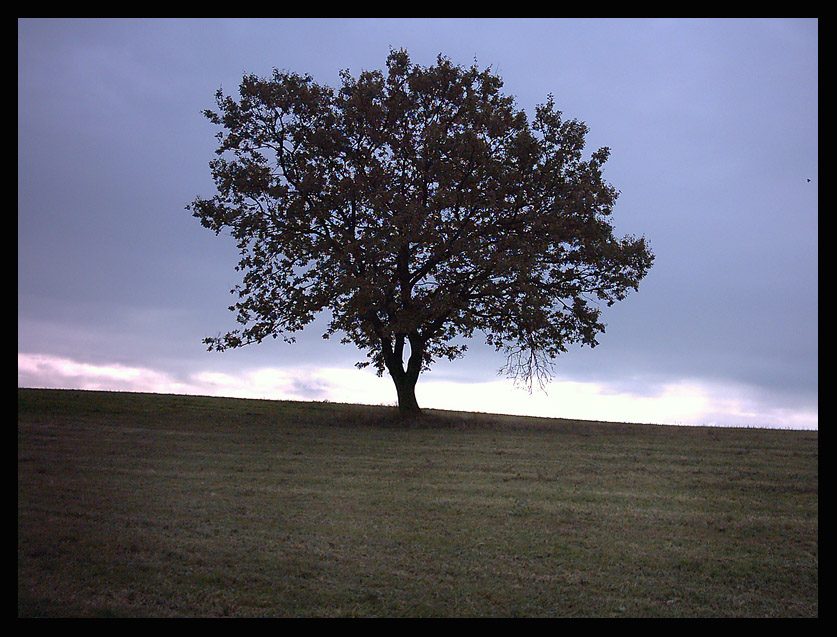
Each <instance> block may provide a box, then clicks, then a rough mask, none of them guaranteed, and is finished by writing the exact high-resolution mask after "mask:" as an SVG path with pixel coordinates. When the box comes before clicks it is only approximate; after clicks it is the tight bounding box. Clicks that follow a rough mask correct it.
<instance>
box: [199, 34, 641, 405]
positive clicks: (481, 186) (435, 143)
mask: <svg viewBox="0 0 837 637" xmlns="http://www.w3.org/2000/svg"><path fill="white" fill-rule="evenodd" d="M340 78H341V86H340V87H339V88H338V89H332V88H330V87H327V86H322V85H319V84H317V83H315V82H314V81H313V80H312V78H311V77H310V76H307V75H304V76H303V75H298V74H296V73H288V72H280V71H278V70H274V71H273V74H272V76H271V77H270V78H267V79H263V78H259V77H256V76H254V75H245V76H244V78H243V80H242V82H241V85H240V90H239V99H237V100H236V99H233V98H232V97H230V96H226V95H224V93H223V92H222V91H221V90H219V91H218V92H217V94H216V101H217V105H218V110H217V111H213V110H206V111H204V114H205V115H206V117H208V118H209V120H210V121H212V122H213V123H214V124H217V125H219V126H220V127H222V130H221V131H220V132H219V133H218V134H217V135H216V137H217V139H218V141H219V146H218V149H217V151H216V153H217V155H218V157H217V158H216V159H214V160H213V161H212V162H210V166H211V169H212V174H213V177H214V180H215V184H216V186H217V191H218V192H217V194H216V195H214V196H213V197H212V198H210V199H204V198H200V197H198V198H196V199H195V200H194V201H193V202H192V203H191V204H190V205H189V206H188V207H187V208H188V209H189V210H190V211H191V212H192V213H193V215H194V216H195V217H197V218H198V219H200V221H201V223H202V224H203V225H204V226H205V227H207V228H209V229H211V230H213V231H215V233H216V234H218V233H220V232H221V231H222V230H224V229H229V230H230V231H231V234H232V236H233V237H234V238H235V240H236V241H237V245H238V249H239V251H240V257H241V259H240V261H239V263H238V266H237V268H236V269H237V270H240V271H241V272H242V273H243V280H242V283H241V284H240V285H237V286H236V287H235V288H234V289H233V290H232V291H231V292H232V293H233V294H236V295H237V302H236V303H235V304H234V305H232V306H230V310H232V311H234V312H236V313H237V321H238V323H240V324H241V326H242V327H241V328H240V329H238V330H234V331H231V332H229V333H227V334H226V335H224V336H219V337H216V338H206V339H204V342H205V343H206V344H208V346H209V349H210V350H213V349H214V350H224V349H227V348H234V347H240V346H243V345H246V344H249V343H254V342H256V343H258V342H261V341H262V340H263V339H265V338H267V337H273V338H276V337H277V336H282V337H283V338H284V339H285V340H287V341H288V342H292V341H293V340H294V339H293V336H291V334H292V333H294V332H296V331H298V330H301V329H303V328H304V327H305V326H306V325H307V324H309V323H310V322H311V321H312V320H313V319H314V317H315V316H316V315H317V314H319V313H321V312H327V313H328V315H329V323H328V328H327V331H326V333H325V334H323V337H324V338H328V337H329V336H330V335H332V334H335V333H340V334H341V335H342V342H345V343H354V344H355V345H356V346H357V347H358V348H360V349H361V350H363V351H364V352H365V353H366V354H367V356H368V360H366V361H364V362H360V363H358V364H357V365H358V366H359V367H363V366H366V365H369V364H372V365H374V366H375V368H376V369H377V371H378V374H379V375H382V374H383V373H384V372H385V371H387V372H389V374H390V376H391V377H392V379H393V381H394V383H395V387H396V390H397V394H398V406H399V409H400V410H401V412H402V413H403V414H417V413H419V412H420V410H419V406H418V403H417V402H416V397H415V385H416V381H417V380H418V378H419V374H420V373H421V372H422V371H423V370H426V369H428V368H429V367H430V366H431V364H432V363H433V362H434V361H435V360H438V359H440V358H447V359H450V360H453V359H455V358H457V357H459V356H461V355H462V354H463V353H464V352H465V350H466V345H465V344H464V343H463V340H464V339H465V338H469V337H471V336H472V335H473V334H474V332H479V333H482V334H483V335H484V336H485V339H486V342H487V343H488V344H489V345H490V346H493V347H494V348H495V349H497V350H498V351H500V350H502V351H504V352H505V353H506V355H507V362H506V365H505V366H504V368H503V370H502V371H505V372H506V373H507V374H508V375H509V376H511V377H513V378H515V379H518V380H523V381H525V382H528V383H529V385H530V387H531V383H532V382H540V383H542V382H544V381H545V380H546V379H548V378H549V376H550V375H551V373H552V361H553V360H554V359H555V357H556V356H557V355H558V354H559V353H561V352H564V351H566V348H567V345H569V344H571V343H581V344H586V345H590V346H591V347H592V346H595V345H596V344H597V341H596V336H597V334H598V333H599V332H603V331H604V325H603V324H602V323H601V322H600V320H599V319H600V307H599V305H600V303H601V302H603V303H605V304H607V305H612V304H613V303H614V302H615V301H617V300H621V299H623V298H624V297H625V295H626V294H627V292H628V290H629V289H631V288H632V289H637V288H638V284H639V281H640V280H641V279H642V278H643V277H644V276H645V274H646V272H647V271H648V269H649V268H650V267H651V264H652V262H653V255H652V254H651V252H650V250H649V248H648V247H647V245H646V242H645V240H644V239H643V238H634V237H624V238H621V239H620V238H617V237H615V236H614V234H613V227H612V225H611V223H610V217H611V213H612V209H613V206H614V203H615V201H616V198H617V195H618V193H617V191H616V190H615V189H614V188H613V187H612V186H610V185H609V184H607V183H606V182H605V181H603V179H602V172H601V171H602V165H603V164H604V162H605V161H606V159H607V157H608V154H609V150H608V149H607V148H601V149H599V150H596V151H595V152H593V153H592V154H591V155H590V157H589V159H584V158H583V150H584V143H585V135H586V134H587V130H588V129H587V126H586V125H585V124H584V123H583V122H580V121H577V120H573V119H564V118H563V117H562V114H561V112H560V111H558V110H557V109H556V107H555V103H554V100H553V98H552V96H551V95H550V96H549V97H548V99H547V100H546V103H544V104H542V105H539V106H538V107H537V108H536V109H535V113H534V117H533V119H532V121H531V123H530V121H529V119H528V118H527V115H526V113H525V112H524V111H522V110H520V109H518V108H517V107H516V105H515V102H514V99H513V98H512V97H510V96H507V95H504V94H503V93H502V91H501V89H502V85H503V83H502V80H501V79H500V77H498V76H497V75H495V74H494V73H492V72H491V71H490V69H485V70H480V69H478V68H477V66H476V64H474V65H473V66H471V67H467V68H466V67H462V66H458V65H454V64H452V63H451V62H450V60H448V59H447V58H445V57H443V56H441V55H440V56H439V57H438V58H437V60H436V63H435V64H434V65H433V66H429V67H422V66H419V65H417V64H414V63H412V62H411V60H410V58H409V55H408V54H407V52H406V51H403V50H398V51H392V52H391V53H390V54H389V56H388V58H387V61H386V71H385V72H381V71H366V72H362V73H360V74H359V76H358V77H357V78H355V77H353V76H351V75H350V74H349V72H348V71H343V72H342V73H341V75H340ZM408 345H409V356H408V358H407V361H406V365H405V361H404V357H405V355H406V353H407V352H406V347H407V346H408Z"/></svg>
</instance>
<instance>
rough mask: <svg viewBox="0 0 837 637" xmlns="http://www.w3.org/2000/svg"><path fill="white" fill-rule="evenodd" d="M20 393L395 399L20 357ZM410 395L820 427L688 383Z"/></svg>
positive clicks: (451, 404) (358, 375)
mask: <svg viewBox="0 0 837 637" xmlns="http://www.w3.org/2000/svg"><path fill="white" fill-rule="evenodd" d="M18 387H42V388H63V389H91V390H108V391H131V392H152V393H161V394H195V395H204V396H229V397H236V398H262V399H272V400H328V401H332V402H339V403H363V404H371V405H393V404H394V401H395V388H394V387H393V385H392V382H391V381H390V380H389V378H388V377H383V378H378V377H377V376H375V374H374V373H372V372H369V371H366V370H364V371H359V370H356V369H336V368H320V367H311V366H298V367H293V368H274V367H271V368H258V369H250V370H244V371H240V372H238V371H237V372H236V373H235V374H230V373H224V372H218V371H204V372H198V373H194V374H191V375H190V376H189V377H188V378H186V379H177V378H175V377H173V376H172V375H170V374H167V373H165V372H161V371H158V370H154V369H150V368H144V367H128V366H124V365H93V364H89V363H83V362H79V361H74V360H71V359H68V358H60V357H56V356H50V355H45V354H26V353H19V354H18ZM416 394H417V397H418V400H419V404H420V405H422V406H423V407H426V408H435V409H450V410H455V411H479V412H485V413H501V414H514V415H528V416H544V417H553V418H576V419H581V420H603V421H613V422H640V423H656V424H673V425H717V426H745V427H783V428H793V429H817V428H818V412H817V411H816V410H815V409H814V410H812V409H789V408H781V407H776V406H772V405H768V404H766V403H765V402H764V401H763V400H760V399H759V396H758V394H757V392H755V391H754V390H752V389H750V388H747V387H745V386H732V385H728V384H726V385H721V384H713V383H708V382H705V381H696V380H692V381H680V382H670V383H665V384H663V385H661V386H660V387H659V388H657V391H656V392H655V393H653V394H642V393H636V392H631V391H625V390H617V389H615V388H613V387H609V386H608V385H606V384H603V383H593V382H575V381H564V380H555V381H553V382H552V383H551V384H549V385H548V386H547V393H544V392H540V391H533V392H532V393H531V394H530V393H528V392H526V391H525V390H521V389H519V388H516V387H514V385H513V384H512V383H511V382H510V381H507V380H496V381H490V382H482V383H464V382H453V381H445V380H434V379H433V377H432V374H428V375H426V376H424V377H423V378H421V379H420V380H419V384H418V385H417V387H416Z"/></svg>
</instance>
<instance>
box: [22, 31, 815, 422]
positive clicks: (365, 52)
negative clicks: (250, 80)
mask: <svg viewBox="0 0 837 637" xmlns="http://www.w3.org/2000/svg"><path fill="white" fill-rule="evenodd" d="M397 48H405V49H407V51H408V52H409V54H410V56H411V59H412V60H413V62H416V63H418V64H421V65H425V66H426V65H431V64H433V63H434V62H435V60H436V56H437V55H438V54H440V53H441V54H443V55H445V56H447V57H448V58H450V59H451V60H452V61H453V62H454V63H457V64H461V65H465V66H468V65H470V64H472V63H473V62H474V61H475V60H476V63H477V64H478V66H480V67H482V68H485V67H491V69H492V70H493V71H494V72H496V73H497V74H499V75H500V76H501V77H502V78H503V80H504V91H505V92H506V93H507V94H510V95H513V96H515V99H516V103H517V105H518V106H519V107H520V108H522V109H524V110H526V112H527V113H528V114H530V115H531V114H533V112H534V108H535V106H536V105H537V104H540V103H543V102H545V101H546V98H547V95H548V94H552V95H554V96H555V102H556V106H557V107H558V108H559V109H560V110H561V111H562V112H563V113H564V116H565V117H567V118H575V119H579V120H582V121H584V122H586V123H587V125H588V126H589V129H590V132H589V135H588V151H592V150H595V149H596V148H599V147H602V146H608V147H609V148H610V149H611V156H610V159H609V160H608V162H607V164H606V165H605V168H604V176H605V178H606V180H607V181H608V182H610V183H611V184H613V185H614V186H615V187H616V188H617V189H618V190H619V191H620V192H621V195H620V197H619V200H618V201H617V204H616V207H615V210H614V217H613V221H614V225H615V228H616V232H617V234H619V235H624V234H633V235H642V236H645V237H646V239H647V240H648V242H649V244H650V246H651V249H652V250H653V252H654V253H655V255H656V260H655V263H654V267H653V268H652V269H651V271H650V273H649V274H648V276H647V277H646V278H645V279H644V280H643V281H642V283H641V285H640V288H639V292H635V293H632V294H631V295H629V296H628V298H627V299H625V300H624V301H622V302H620V303H617V304H616V305H614V306H613V307H610V308H607V307H604V308H603V313H602V318H603V320H604V322H605V324H606V326H607V328H606V332H605V333H604V334H602V335H601V336H600V338H599V339H598V340H599V343H600V344H599V346H598V347H596V348H595V349H591V348H589V347H580V346H575V347H571V348H570V349H569V351H568V352H567V353H565V354H563V355H562V356H560V357H559V358H558V359H557V360H556V374H555V377H554V378H553V380H552V382H551V383H550V384H549V385H548V386H547V387H546V391H545V392H542V391H540V390H538V389H535V390H534V391H532V392H531V393H530V392H528V391H527V390H526V389H523V388H520V387H515V386H514V384H513V383H512V381H511V380H508V379H506V378H504V377H503V376H500V375H498V370H499V368H500V367H501V366H502V364H503V362H504V357H503V356H502V354H500V353H496V352H494V350H493V348H491V347H488V346H487V345H485V344H484V342H483V341H482V340H480V339H478V338H475V339H474V340H473V342H472V344H471V345H470V347H469V351H468V352H467V354H466V356H465V358H463V359H459V360H457V361H454V362H447V361H444V362H439V363H437V364H436V365H435V366H434V367H433V368H432V369H431V370H430V371H429V372H427V373H425V374H423V375H422V377H421V378H420V379H419V383H418V385H417V388H416V394H417V397H418V400H419V404H420V405H421V406H423V407H428V408H443V409H458V410H467V411H481V412H494V413H512V414H525V415H538V416H550V417H565V418H580V419H589V420H618V421H626V422H650V423H663V424H694V425H718V426H750V427H754V426H759V427H761V426H768V427H786V428H802V429H817V428H818V404H817V403H818V364H817V357H818V322H817V314H818V312H817V310H818V294H817V290H818V268H817V260H818V240H817V239H818V214H817V211H818V184H819V179H818V109H817V104H818V22H817V20H816V19H760V20H755V19H753V20H751V19H731V20H721V19H709V20H692V19H688V20H687V19H672V20H668V19H666V20H663V19H612V20H606V19H531V20H529V19H526V20H524V19H385V20H384V19H270V20H268V19H255V20H221V19H207V20H191V19H150V20H140V19H117V20H98V19H21V20H19V21H18V386H19V387H64V388H78V389H106V390H125V391H151V392H162V393H185V394H202V395H221V396H241V397H253V398H269V399H293V400H330V401H335V402H357V403H368V404H388V405H391V404H395V401H396V397H395V389H394V386H393V384H392V381H391V380H390V379H389V378H387V377H384V378H378V377H376V376H375V374H374V372H371V371H368V370H358V369H356V368H355V367H354V363H355V362H356V361H359V360H363V359H364V355H363V354H362V353H360V352H359V351H358V350H357V349H356V348H355V347H354V346H351V345H341V344H339V343H338V340H337V339H332V340H329V341H323V340H322V339H321V338H320V335H321V334H322V331H323V329H322V328H323V326H324V324H325V323H324V321H320V320H318V321H316V322H315V323H314V324H312V325H310V326H309V327H308V328H307V329H306V330H305V331H304V332H303V333H301V334H299V335H298V339H297V342H296V343H295V344H293V345H289V344H286V343H284V342H282V340H281V339H277V340H276V341H271V342H267V341H266V342H264V343H263V344H261V345H252V346H248V347H245V348H241V349H238V350H228V351H226V352H221V353H219V352H207V351H206V348H205V346H204V345H203V343H202V342H201V339H202V338H204V337H205V336H217V335H219V334H221V333H225V332H227V331H228V330H230V329H232V328H235V327H236V326H237V324H236V323H235V316H234V314H233V313H231V312H229V311H228V310H227V306H228V305H230V304H231V303H232V302H233V301H232V299H233V297H232V296H231V295H230V293H229V291H230V289H231V288H232V287H233V286H234V285H235V284H236V283H238V282H239V278H238V273H236V272H235V271H234V269H233V268H234V266H235V264H236V262H237V251H236V249H235V246H234V242H233V240H232V239H230V238H229V237H228V236H225V235H223V234H222V235H221V236H215V235H214V233H212V232H210V231H208V230H206V229H204V228H202V227H201V226H200V223H199V222H198V221H197V220H196V219H195V218H193V217H192V216H191V215H190V213H189V212H188V211H187V210H186V209H185V206H186V205H187V204H188V203H189V202H191V201H192V200H193V199H194V198H195V197H196V196H203V197H208V196H211V195H212V194H214V192H215V189H214V184H213V181H212V178H211V173H210V169H209V166H208V163H209V161H210V160H211V159H212V158H213V157H214V156H215V155H214V149H215V147H216V140H215V138H214V135H215V133H216V132H217V128H216V127H215V126H213V125H212V124H211V123H210V122H209V121H208V120H207V119H206V118H204V117H203V116H202V115H201V111H202V110H203V109H205V108H213V107H214V106H215V105H214V94H215V91H216V90H217V89H218V88H223V89H224V91H225V92H226V93H228V94H229V93H231V94H235V93H236V92H237V88H238V85H239V83H240V81H241V78H242V76H243V75H244V74H248V73H255V74H257V75H260V76H268V75H269V74H270V73H271V71H272V69H273V68H278V69H280V70H287V71H293V72H298V73H308V74H310V75H311V76H312V77H313V78H314V80H315V81H317V82H318V83H322V84H328V85H331V86H337V85H338V83H339V72H340V71H341V69H348V70H349V71H350V72H351V73H352V74H353V75H357V74H358V73H359V72H360V71H363V70H371V69H382V68H384V64H385V60H386V57H387V54H388V53H389V51H390V49H397ZM809 180H810V181H809Z"/></svg>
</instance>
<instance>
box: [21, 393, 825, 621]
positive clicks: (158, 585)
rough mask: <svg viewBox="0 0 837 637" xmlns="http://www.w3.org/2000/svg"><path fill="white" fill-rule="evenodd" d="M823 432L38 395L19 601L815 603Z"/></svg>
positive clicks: (245, 605) (307, 608) (602, 607)
mask: <svg viewBox="0 0 837 637" xmlns="http://www.w3.org/2000/svg"><path fill="white" fill-rule="evenodd" d="M817 446H818V434H817V432H815V431H783V430H768V429H720V428H708V427H701V428H699V427H665V426H655V425H627V424H615V423H596V422H581V421H567V420H557V419H556V420H549V419H540V418H520V417H511V416H491V415H485V414H466V413H455V412H432V413H431V416H430V418H429V419H428V422H427V423H426V424H425V425H423V426H413V427H409V428H407V427H403V426H399V425H397V424H396V420H395V419H394V418H393V412H392V410H391V409H388V408H385V407H366V406H358V405H338V404H330V403H301V402H280V401H259V400H240V399H222V398H206V397H195V396H169V395H155V394H126V393H108V392H85V391H69V390H67V391H65V390H28V389H19V390H18V511H17V514H18V560H17V569H18V615H19V616H26V617H28V616H47V617H54V616H72V617H77V616H91V617H122V616H131V617H144V616H158V617H159V616H164V617H165V616H188V617H196V616H197V617H214V616H271V617H277V616H278V617H289V616H291V617H300V616H302V617H322V616H326V617H335V616H364V617H365V616H385V617H427V616H432V617H463V616H488V617H516V616H536V617H542V616H546V617H574V616H581V617H610V616H613V617H666V616H672V617H772V616H780V617H814V616H817V614H818V494H817V492H818V467H817V464H818V449H817Z"/></svg>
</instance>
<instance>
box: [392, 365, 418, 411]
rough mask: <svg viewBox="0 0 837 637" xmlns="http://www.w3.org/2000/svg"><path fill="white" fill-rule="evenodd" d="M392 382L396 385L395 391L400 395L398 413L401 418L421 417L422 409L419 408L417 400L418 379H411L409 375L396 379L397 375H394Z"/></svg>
mask: <svg viewBox="0 0 837 637" xmlns="http://www.w3.org/2000/svg"><path fill="white" fill-rule="evenodd" d="M392 380H393V382H394V383H395V391H396V392H397V393H398V412H399V413H400V414H401V416H402V417H404V416H420V415H421V408H419V406H418V401H417V400H416V381H417V380H418V379H411V378H410V377H409V376H408V375H407V374H404V375H403V376H401V378H396V375H395V374H393V375H392Z"/></svg>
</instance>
